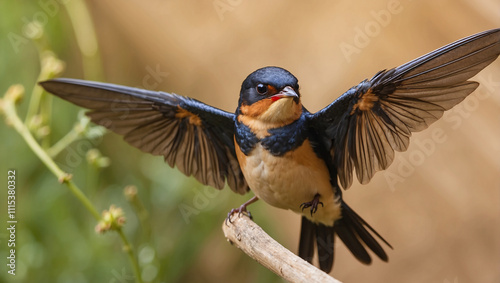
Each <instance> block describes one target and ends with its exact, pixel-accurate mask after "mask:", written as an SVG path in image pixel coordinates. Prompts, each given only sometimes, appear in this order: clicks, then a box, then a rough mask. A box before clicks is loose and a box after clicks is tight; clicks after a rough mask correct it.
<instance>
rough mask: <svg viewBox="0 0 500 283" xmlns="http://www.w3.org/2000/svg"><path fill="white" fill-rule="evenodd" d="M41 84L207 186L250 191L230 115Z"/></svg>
mask: <svg viewBox="0 0 500 283" xmlns="http://www.w3.org/2000/svg"><path fill="white" fill-rule="evenodd" d="M40 85H41V86H42V87H43V88H44V89H45V90H47V91H48V92H50V93H53V94H55V95H57V96H59V97H61V98H62V99H64V100H67V101H70V102H72V103H74V104H76V105H78V106H81V107H85V108H88V109H90V110H91V111H89V112H88V113H87V115H88V116H89V117H90V118H91V120H92V121H93V122H94V123H96V124H99V125H102V126H104V127H106V128H108V129H110V130H111V131H113V132H115V133H117V134H120V135H123V136H124V139H125V141H127V142H128V143H130V144H131V145H133V146H135V147H137V148H139V149H141V150H142V151H144V152H148V153H151V154H154V155H163V156H164V157H165V161H166V162H167V163H168V164H169V165H170V166H172V167H174V166H177V168H178V169H179V170H180V171H182V172H183V173H184V174H186V175H188V176H190V175H192V176H194V177H195V178H196V179H197V180H198V181H200V182H201V183H203V184H205V185H209V186H213V187H215V188H217V189H222V188H223V187H224V185H225V181H226V180H227V183H228V185H229V187H230V188H231V189H232V190H233V191H235V192H238V193H241V194H244V193H246V192H247V191H248V190H249V188H248V185H247V183H246V181H245V178H244V177H243V174H242V172H241V169H240V166H239V164H238V160H237V158H236V153H235V149H234V141H233V137H234V114H232V113H229V112H225V111H222V110H220V109H217V108H214V107H211V106H208V105H206V104H204V103H201V102H199V101H197V100H194V99H191V98H187V97H183V96H179V95H176V94H170V93H164V92H155V91H148V90H142V89H137V88H131V87H125V86H119V85H113V84H106V83H99V82H90V81H83V80H74V79H54V80H49V81H45V82H41V83H40Z"/></svg>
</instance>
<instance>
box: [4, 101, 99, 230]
mask: <svg viewBox="0 0 500 283" xmlns="http://www.w3.org/2000/svg"><path fill="white" fill-rule="evenodd" d="M2 108H3V111H4V113H5V117H6V119H7V122H8V123H10V124H11V125H12V126H13V127H14V129H16V131H17V132H18V133H19V134H20V135H21V136H22V137H23V139H24V140H25V141H26V143H27V144H28V146H29V147H30V148H31V150H33V152H34V153H35V154H36V155H37V156H38V158H40V160H41V161H42V162H43V163H44V164H45V166H47V168H49V170H50V171H51V172H52V173H53V174H54V175H56V177H57V179H58V180H59V181H60V182H61V183H65V184H66V185H67V186H68V188H69V189H70V190H71V192H72V193H73V194H74V195H75V196H76V197H77V198H78V199H79V200H80V201H81V202H82V204H83V205H84V206H85V207H86V208H87V210H88V211H90V213H91V214H92V215H93V216H94V218H95V219H96V220H97V221H99V220H101V215H100V214H99V212H97V210H96V209H95V208H94V206H93V205H92V203H91V202H90V200H89V199H88V198H87V197H86V196H85V195H84V194H83V192H82V191H81V190H80V189H79V188H78V186H77V185H76V184H75V183H74V182H73V181H72V180H71V175H70V174H68V173H66V172H64V171H63V170H61V168H59V167H58V166H57V164H56V163H55V162H54V160H52V158H50V156H49V155H48V154H47V152H45V150H43V148H42V147H40V145H39V144H38V142H37V141H36V140H35V138H34V137H33V136H32V135H31V132H30V131H29V130H28V128H27V127H26V125H25V124H23V122H22V121H21V119H19V116H18V115H17V111H16V106H15V104H14V101H13V100H11V99H9V98H7V97H6V98H5V99H3V100H2Z"/></svg>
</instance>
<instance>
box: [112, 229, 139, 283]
mask: <svg viewBox="0 0 500 283" xmlns="http://www.w3.org/2000/svg"><path fill="white" fill-rule="evenodd" d="M116 231H117V232H118V234H119V235H120V238H122V241H123V245H124V246H123V248H124V250H125V251H126V252H127V255H128V257H129V260H130V262H131V263H132V267H133V269H134V276H135V281H136V282H139V283H142V278H141V272H140V269H139V263H138V262H137V259H136V257H135V255H134V250H133V249H132V246H131V245H130V243H129V241H128V239H127V237H126V236H125V234H124V233H123V231H122V229H121V228H120V229H117V230H116Z"/></svg>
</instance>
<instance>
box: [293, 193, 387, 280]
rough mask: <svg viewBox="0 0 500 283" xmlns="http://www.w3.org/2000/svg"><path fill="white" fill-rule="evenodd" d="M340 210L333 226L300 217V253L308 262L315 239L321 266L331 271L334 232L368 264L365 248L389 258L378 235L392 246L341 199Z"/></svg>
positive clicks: (385, 258) (322, 268) (353, 252)
mask: <svg viewBox="0 0 500 283" xmlns="http://www.w3.org/2000/svg"><path fill="white" fill-rule="evenodd" d="M341 209H342V218H340V219H339V220H337V221H335V223H334V225H333V226H325V225H323V224H319V223H313V222H311V221H310V220H308V219H307V218H306V217H304V216H303V217H302V227H301V233H300V243H299V256H300V257H302V258H303V259H305V260H307V261H308V262H311V261H312V258H313V255H314V242H316V247H317V248H318V258H319V265H320V268H321V270H323V271H325V272H330V271H331V269H332V266H333V262H334V240H335V236H334V234H337V235H338V236H339V238H340V239H341V240H342V242H344V244H345V245H346V246H347V248H348V249H349V250H350V251H351V253H352V254H353V255H354V257H356V258H357V259H358V260H359V261H360V262H362V263H364V264H370V263H371V261H372V259H371V256H370V254H369V253H368V252H367V249H366V247H368V248H369V249H370V250H371V251H372V252H373V253H375V255H377V256H378V257H379V258H380V259H381V260H383V261H388V256H387V254H386V252H385V251H384V249H383V248H382V246H381V245H380V244H379V243H378V241H377V238H378V239H380V240H381V241H383V242H384V243H385V244H386V245H387V246H388V247H390V248H391V249H392V246H391V245H390V244H389V243H388V242H387V241H386V240H385V239H384V238H383V237H382V236H380V234H379V233H377V231H375V230H374V229H373V228H372V227H371V226H370V225H369V224H368V223H366V221H365V220H363V218H361V217H360V216H359V215H358V214H357V213H356V212H354V211H353V210H352V209H351V208H350V207H349V206H348V205H347V204H346V203H345V202H343V201H342V200H341ZM374 235H375V236H376V237H374ZM314 238H316V241H314Z"/></svg>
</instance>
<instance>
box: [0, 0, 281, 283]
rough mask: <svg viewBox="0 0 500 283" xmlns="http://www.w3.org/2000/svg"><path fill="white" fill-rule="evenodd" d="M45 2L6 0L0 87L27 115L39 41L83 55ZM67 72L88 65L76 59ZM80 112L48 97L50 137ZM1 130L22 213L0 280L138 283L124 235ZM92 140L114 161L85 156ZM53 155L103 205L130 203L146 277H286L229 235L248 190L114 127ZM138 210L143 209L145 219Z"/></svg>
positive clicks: (129, 218)
mask: <svg viewBox="0 0 500 283" xmlns="http://www.w3.org/2000/svg"><path fill="white" fill-rule="evenodd" d="M48 2H50V1H48ZM40 3H42V2H38V1H22V2H18V1H1V2H0V28H1V30H0V32H1V38H2V40H1V41H0V56H1V59H0V62H1V64H0V73H1V77H2V79H1V80H0V90H1V91H2V93H4V92H5V91H6V90H7V89H8V88H9V86H10V85H12V84H22V85H23V86H24V87H25V89H26V95H25V97H24V101H23V102H22V103H21V104H20V105H19V106H18V113H19V115H20V116H21V119H22V120H24V117H25V114H26V111H27V108H28V104H29V101H30V95H31V89H32V88H33V87H35V84H36V81H37V78H38V75H39V72H40V58H39V50H40V48H50V49H51V50H52V51H53V52H54V53H55V54H57V56H58V57H59V58H61V59H62V60H63V61H66V62H68V61H69V62H79V61H80V60H85V59H82V58H81V54H80V53H79V49H78V46H77V43H76V41H75V36H74V32H73V29H72V27H71V21H70V19H69V15H68V13H67V12H66V10H65V9H64V7H63V6H62V5H61V4H60V3H59V2H55V1H54V3H56V5H57V7H56V8H52V10H50V11H52V12H54V13H52V12H50V13H49V12H47V11H49V10H47V9H45V8H44V7H43V6H41V4H40ZM33 20H38V21H40V22H41V23H42V25H43V30H44V34H43V37H42V38H40V39H38V40H37V43H35V42H34V41H32V40H31V39H28V38H27V36H26V34H27V33H28V32H29V31H28V29H27V25H28V23H30V22H32V21H33ZM67 72H68V73H71V74H82V73H83V71H82V70H81V67H80V66H78V64H76V66H71V67H69V68H68V71H67ZM103 80H104V78H103ZM78 111H80V109H78V108H77V107H75V106H73V105H70V104H68V103H66V102H63V101H60V100H58V99H54V100H53V101H52V119H51V120H50V125H49V126H50V132H49V135H48V136H47V141H48V144H49V145H53V144H54V143H55V142H57V141H58V140H60V139H61V138H62V137H63V136H64V135H66V134H67V133H68V132H69V131H71V129H72V128H73V127H74V125H75V124H76V123H77V121H78V114H77V113H78ZM0 136H1V151H0V160H1V163H0V172H1V176H2V178H1V180H2V182H3V183H5V181H6V174H7V170H8V169H15V170H16V172H17V179H16V180H17V193H16V218H17V220H18V225H17V230H16V235H17V237H16V259H17V261H16V263H17V268H16V275H15V276H11V275H9V274H8V273H6V272H2V273H0V281H1V282H133V281H134V279H133V276H132V275H133V273H132V268H131V266H130V263H129V262H128V260H127V256H126V254H125V253H124V252H123V251H122V245H123V243H122V242H121V241H120V239H119V236H118V235H117V234H116V233H106V234H103V235H101V234H97V233H96V232H95V230H94V227H95V225H96V224H97V223H96V221H95V219H94V218H93V217H92V215H91V214H90V213H89V212H88V210H86V209H85V208H84V206H83V205H82V204H81V203H80V201H79V200H78V199H76V198H75V197H74V196H73V195H72V194H71V193H70V192H69V190H68V189H67V188H66V187H65V186H64V185H62V184H60V183H59V182H58V180H57V179H56V177H55V176H54V175H53V174H52V173H50V171H49V170H48V169H47V168H46V167H45V166H43V164H42V163H41V161H40V160H39V159H38V158H37V157H36V156H35V154H34V153H33V152H32V151H31V150H30V149H29V148H28V146H27V145H26V143H25V142H24V140H23V139H22V138H21V136H20V135H19V134H18V133H17V132H16V131H14V129H12V128H10V127H8V126H7V125H6V124H5V122H4V121H2V123H0ZM94 148H98V150H99V152H100V153H102V155H103V158H109V160H110V164H109V165H110V166H108V167H104V168H98V167H96V166H95V163H92V162H91V163H88V162H87V158H86V155H87V151H88V150H93V149H94ZM93 153H94V154H95V153H96V152H95V151H93ZM55 161H56V163H57V164H58V165H59V166H60V167H61V169H62V170H64V171H66V172H68V173H71V174H73V180H74V181H75V183H76V184H78V185H79V186H80V188H82V190H83V191H84V193H85V194H86V195H87V197H88V198H89V199H90V200H91V202H92V203H93V204H94V206H95V207H96V208H97V209H98V210H99V211H103V210H104V209H108V208H109V206H110V205H111V204H114V205H116V206H117V207H121V208H122V209H123V210H124V213H125V217H126V224H125V226H124V231H125V234H126V235H127V236H128V238H129V240H130V241H131V242H132V244H133V246H134V249H135V252H136V255H137V257H138V261H139V264H140V266H141V270H142V279H143V280H144V281H145V282H219V281H238V282H272V281H278V282H280V281H281V279H279V278H278V277H277V276H276V275H274V274H272V273H271V272H269V271H267V270H266V269H265V268H263V267H261V266H260V265H258V264H257V263H255V262H254V261H253V260H251V259H249V258H248V257H246V256H245V255H244V254H243V253H241V252H239V251H235V250H236V249H235V248H234V247H231V246H230V245H229V244H227V243H225V241H224V238H223V234H222V231H221V229H220V226H221V224H222V222H223V220H224V218H225V216H226V213H227V212H228V211H229V210H230V209H231V208H232V207H236V206H239V204H241V203H243V202H244V201H245V200H247V199H248V198H250V197H251V196H250V195H247V196H239V195H235V194H233V193H232V192H230V191H229V190H228V189H226V190H223V191H216V190H215V189H213V188H209V187H205V186H202V185H201V184H199V183H198V182H197V181H196V180H194V179H193V178H188V177H185V176H184V175H182V174H181V173H180V172H178V171H177V170H176V169H172V168H170V167H169V166H167V165H166V164H164V162H163V160H162V158H161V157H153V156H149V155H147V154H144V153H142V152H140V151H139V150H136V149H134V148H132V147H131V146H129V145H127V144H126V143H125V142H124V141H123V140H122V139H121V137H118V136H116V135H114V134H106V135H105V136H104V137H103V138H101V137H99V136H98V137H97V138H94V139H87V138H83V139H81V140H78V141H76V142H74V143H72V144H71V145H70V146H68V147H66V148H65V149H64V150H63V151H62V152H61V153H60V154H59V155H58V156H57V157H56V158H55ZM107 161H108V160H107V159H105V161H104V162H105V163H106V162H107ZM129 185H134V186H136V187H137V188H138V195H137V197H138V200H139V201H140V203H141V205H142V206H143V208H144V209H145V211H147V213H142V214H141V213H139V214H137V211H136V210H134V207H135V206H134V204H133V203H130V202H127V199H126V197H125V196H124V194H123V189H124V188H125V187H126V186H129ZM2 187H3V185H2ZM6 197H7V194H6V192H2V193H1V194H0V201H1V203H2V205H1V207H4V204H5V203H6ZM263 207H264V205H263V204H259V203H257V204H254V205H252V212H253V215H254V217H255V218H256V219H258V220H259V224H260V225H262V226H263V228H264V229H265V230H266V231H268V232H270V233H271V234H273V231H272V225H271V224H270V223H268V222H267V221H266V214H265V210H263V209H262V208H263ZM186 208H187V209H188V210H186ZM186 211H188V212H189V213H191V214H189V213H188V214H186ZM138 215H141V216H144V215H145V216H146V217H142V219H140V217H138ZM6 216H7V215H6V213H5V211H3V212H2V213H0V221H1V222H2V223H6V220H7V218H6ZM5 231H6V230H5V229H2V230H1V232H0V243H1V244H0V245H1V247H0V263H1V264H2V266H3V267H5V264H6V256H7V249H6V242H5V240H6V239H7V236H8V235H7V232H5ZM4 270H5V269H4V268H2V271H4Z"/></svg>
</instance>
